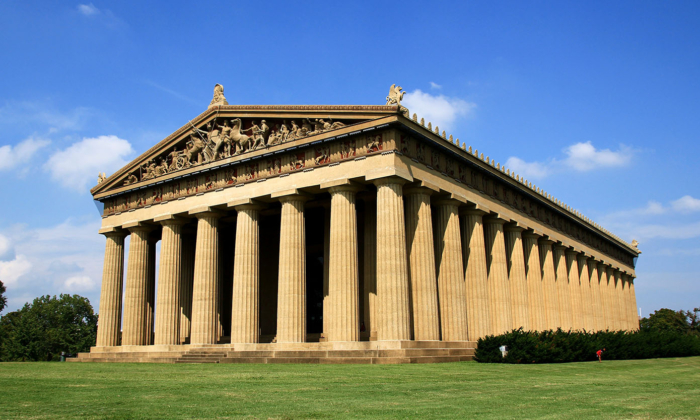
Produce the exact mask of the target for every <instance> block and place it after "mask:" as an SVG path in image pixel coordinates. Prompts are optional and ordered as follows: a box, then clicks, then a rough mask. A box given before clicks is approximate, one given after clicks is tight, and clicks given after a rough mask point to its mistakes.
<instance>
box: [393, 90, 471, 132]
mask: <svg viewBox="0 0 700 420" xmlns="http://www.w3.org/2000/svg"><path fill="white" fill-rule="evenodd" d="M403 104H404V105H405V106H406V107H407V108H408V109H409V111H410V112H411V115H413V114H414V113H415V114H418V118H425V121H426V124H427V122H428V121H430V122H432V124H433V127H435V126H438V127H440V128H441V129H443V130H444V129H446V128H448V127H449V126H450V125H451V124H452V123H453V122H454V121H455V120H456V119H457V118H458V117H468V116H469V115H470V114H471V113H472V112H473V110H474V108H476V104H474V103H471V102H467V101H465V100H463V99H458V98H450V97H447V96H445V95H438V96H433V95H431V94H429V93H425V92H423V91H421V90H420V89H416V90H415V91H413V92H406V95H405V96H404V100H403Z"/></svg>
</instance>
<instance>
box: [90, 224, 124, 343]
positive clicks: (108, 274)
mask: <svg viewBox="0 0 700 420" xmlns="http://www.w3.org/2000/svg"><path fill="white" fill-rule="evenodd" d="M104 235H105V237H106V238H107V243H106V245H105V259H104V268H103V270H102V291H101V292H100V318H99V322H98V324H97V346H98V347H104V346H118V345H119V341H120V340H119V334H120V332H121V325H122V287H123V282H124V238H125V237H126V235H127V232H125V231H116V232H109V233H105V234H104Z"/></svg>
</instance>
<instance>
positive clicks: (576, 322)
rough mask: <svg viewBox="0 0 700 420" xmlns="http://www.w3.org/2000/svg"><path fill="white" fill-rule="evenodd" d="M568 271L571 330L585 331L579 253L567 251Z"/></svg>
mask: <svg viewBox="0 0 700 420" xmlns="http://www.w3.org/2000/svg"><path fill="white" fill-rule="evenodd" d="M565 254H566V257H565V258H566V271H567V274H568V277H569V301H570V302H571V328H572V329H573V330H574V331H583V330H584V329H585V327H584V321H585V320H584V315H583V302H582V294H583V293H582V291H581V289H582V288H581V279H580V278H579V271H578V258H577V256H578V252H576V251H574V250H571V249H567V250H566V252H565Z"/></svg>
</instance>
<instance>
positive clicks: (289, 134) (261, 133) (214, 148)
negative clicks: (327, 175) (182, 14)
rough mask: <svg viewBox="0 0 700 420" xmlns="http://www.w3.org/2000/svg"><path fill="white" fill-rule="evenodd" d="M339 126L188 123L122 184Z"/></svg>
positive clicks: (324, 122)
mask: <svg viewBox="0 0 700 420" xmlns="http://www.w3.org/2000/svg"><path fill="white" fill-rule="evenodd" d="M222 89H223V88H222ZM222 94H223V90H222ZM244 127H247V128H244ZM341 127H345V123H343V122H341V121H333V120H332V119H331V118H316V119H309V118H306V119H303V120H299V121H298V123H297V121H296V120H291V121H289V123H288V122H287V120H286V119H274V120H272V119H270V120H269V121H268V120H263V119H260V120H255V119H250V120H245V121H244V120H243V119H241V118H230V117H215V118H214V119H213V120H211V121H209V122H208V123H207V124H206V125H202V126H200V127H196V126H194V125H192V126H191V130H190V132H189V135H188V136H187V137H186V138H185V139H183V140H181V141H180V142H179V143H178V144H177V145H175V147H173V148H172V149H170V151H164V152H163V153H161V155H160V156H157V157H155V158H152V159H150V160H148V161H146V162H144V163H143V164H142V165H141V166H140V167H139V169H138V170H136V171H135V172H132V173H131V174H129V175H128V176H127V178H126V179H125V180H124V185H130V184H134V183H136V182H139V181H145V180H149V179H154V178H157V177H159V176H162V175H165V174H167V173H171V172H174V171H178V170H182V169H187V168H190V167H192V166H196V165H200V164H205V163H210V162H213V161H216V160H220V159H226V158H229V157H232V156H237V155H241V154H244V153H248V152H252V151H254V150H260V149H266V148H268V147H270V146H274V145H279V144H282V143H286V142H290V141H293V140H297V139H300V138H304V137H309V136H314V135H317V134H322V133H325V132H328V131H332V130H336V129H339V128H341Z"/></svg>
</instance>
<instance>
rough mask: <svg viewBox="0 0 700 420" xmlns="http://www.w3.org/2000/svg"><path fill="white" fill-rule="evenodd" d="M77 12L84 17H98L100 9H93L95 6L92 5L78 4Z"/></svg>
mask: <svg viewBox="0 0 700 420" xmlns="http://www.w3.org/2000/svg"><path fill="white" fill-rule="evenodd" d="M78 12H80V13H81V14H82V15H84V16H93V15H99V14H100V9H98V8H97V7H95V5H93V4H92V3H90V4H79V5H78Z"/></svg>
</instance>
